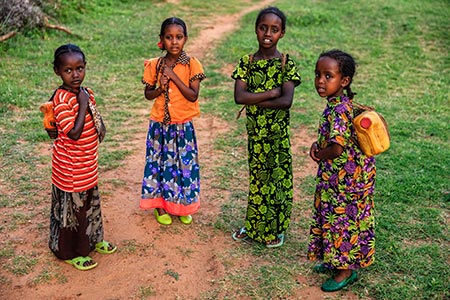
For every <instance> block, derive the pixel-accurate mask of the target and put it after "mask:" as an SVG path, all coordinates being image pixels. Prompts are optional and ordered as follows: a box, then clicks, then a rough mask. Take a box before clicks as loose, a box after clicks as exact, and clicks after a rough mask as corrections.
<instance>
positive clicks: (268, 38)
mask: <svg viewBox="0 0 450 300" xmlns="http://www.w3.org/2000/svg"><path fill="white" fill-rule="evenodd" d="M283 36H284V31H283V30H282V22H281V19H280V17H278V16H277V15H275V14H272V13H268V14H265V15H264V16H262V18H261V20H260V21H259V23H258V25H257V26H256V37H257V39H258V43H259V47H260V48H264V49H270V48H273V47H276V46H277V43H278V40H279V39H281V38H282V37H283Z"/></svg>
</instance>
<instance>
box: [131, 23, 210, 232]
mask: <svg viewBox="0 0 450 300" xmlns="http://www.w3.org/2000/svg"><path fill="white" fill-rule="evenodd" d="M159 38H160V41H159V43H158V46H159V47H160V49H161V50H166V52H167V53H166V55H165V56H163V57H158V58H153V59H150V60H148V61H146V62H145V68H144V75H143V79H142V82H143V83H144V84H145V98H147V99H148V100H152V99H155V98H156V100H155V102H154V104H153V107H152V110H151V113H150V125H149V129H148V135H147V153H146V164H145V169H144V180H143V182H142V198H141V201H140V208H142V209H152V208H154V214H155V217H156V220H157V221H158V222H159V223H160V224H163V225H170V224H171V223H172V218H171V216H170V215H175V216H179V218H180V220H181V222H183V223H184V224H190V223H191V222H192V216H191V214H193V213H195V212H197V210H198V209H199V207H200V199H199V193H200V173H199V164H198V150H197V139H196V136H195V130H194V124H193V122H192V119H193V118H194V117H196V116H198V115H200V109H199V104H198V101H197V98H198V95H199V92H200V82H201V81H202V80H203V79H204V78H205V74H204V72H203V68H202V65H201V64H200V62H199V61H198V60H197V59H196V58H195V57H189V56H188V55H187V54H186V53H185V52H184V50H183V47H184V44H185V43H186V41H187V39H188V35H187V29H186V24H185V23H184V21H183V20H181V19H179V18H175V17H172V18H168V19H166V20H164V22H163V23H162V25H161V31H160V34H159Z"/></svg>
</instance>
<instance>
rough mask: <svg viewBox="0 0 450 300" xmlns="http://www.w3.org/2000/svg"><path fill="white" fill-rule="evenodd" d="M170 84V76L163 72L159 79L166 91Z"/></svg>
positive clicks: (160, 84)
mask: <svg viewBox="0 0 450 300" xmlns="http://www.w3.org/2000/svg"><path fill="white" fill-rule="evenodd" d="M168 85H169V77H167V76H166V75H164V74H163V75H162V76H161V78H160V80H159V86H160V87H161V89H162V90H163V91H165V90H166V88H167V86H168Z"/></svg>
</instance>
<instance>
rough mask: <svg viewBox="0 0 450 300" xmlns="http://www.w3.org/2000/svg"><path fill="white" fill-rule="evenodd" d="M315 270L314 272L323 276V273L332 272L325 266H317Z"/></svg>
mask: <svg viewBox="0 0 450 300" xmlns="http://www.w3.org/2000/svg"><path fill="white" fill-rule="evenodd" d="M313 270H314V272H317V273H320V274H323V273H326V272H328V271H330V269H328V268H327V267H325V265H324V264H318V265H315V266H314V268H313Z"/></svg>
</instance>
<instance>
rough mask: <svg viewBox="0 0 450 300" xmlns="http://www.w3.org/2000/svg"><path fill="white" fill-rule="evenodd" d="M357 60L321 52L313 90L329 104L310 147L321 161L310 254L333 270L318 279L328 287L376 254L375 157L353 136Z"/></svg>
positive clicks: (320, 268) (345, 280) (343, 281)
mask: <svg viewBox="0 0 450 300" xmlns="http://www.w3.org/2000/svg"><path fill="white" fill-rule="evenodd" d="M355 66H356V63H355V61H354V60H353V58H352V57H351V56H350V55H349V54H347V53H344V52H342V51H340V50H331V51H328V52H325V53H322V54H321V55H320V57H319V59H318V61H317V63H316V70H315V86H316V90H317V93H318V94H319V96H321V97H323V98H326V99H327V106H326V108H325V110H324V112H323V114H322V117H321V119H320V123H319V136H318V140H317V142H314V143H313V144H312V146H311V149H310V156H311V158H312V159H313V160H314V161H316V162H317V163H318V164H319V167H318V172H317V178H316V182H317V187H316V192H315V196H314V198H315V199H314V200H315V201H314V210H313V220H312V224H311V228H310V237H309V248H308V258H309V259H310V260H316V259H321V260H323V261H324V263H323V264H320V265H317V266H315V268H314V270H315V271H317V272H325V271H327V270H333V271H335V275H334V277H333V278H330V279H328V280H327V281H326V282H325V283H324V284H323V285H322V290H324V291H326V292H333V291H337V290H340V289H342V288H343V287H345V286H347V285H348V284H350V283H352V282H354V281H355V280H356V279H357V274H356V271H355V270H357V269H359V268H363V267H367V266H369V265H371V264H372V263H373V260H374V257H373V254H374V251H375V248H374V246H375V239H374V218H373V214H372V213H373V208H374V203H373V191H374V183H375V174H376V170H375V159H374V158H373V157H366V156H365V155H364V154H363V153H362V151H361V150H360V149H359V148H358V145H357V144H356V143H355V142H354V141H356V135H355V131H354V127H353V123H352V120H353V106H352V99H353V96H354V95H355V94H354V93H353V92H352V90H351V88H350V85H351V83H352V81H353V75H354V74H355ZM344 90H345V91H346V93H344Z"/></svg>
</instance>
